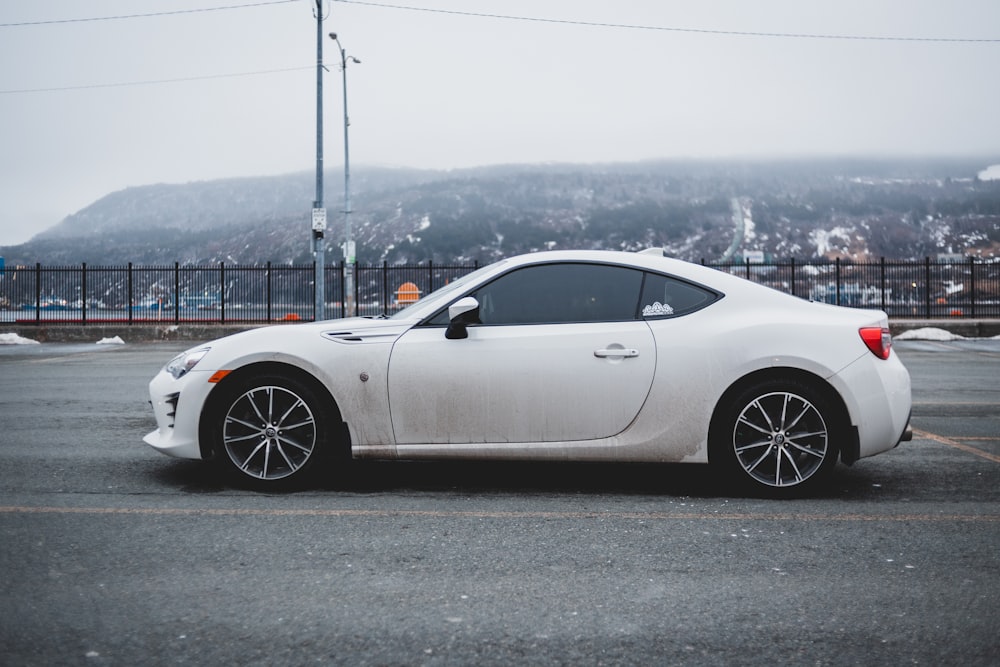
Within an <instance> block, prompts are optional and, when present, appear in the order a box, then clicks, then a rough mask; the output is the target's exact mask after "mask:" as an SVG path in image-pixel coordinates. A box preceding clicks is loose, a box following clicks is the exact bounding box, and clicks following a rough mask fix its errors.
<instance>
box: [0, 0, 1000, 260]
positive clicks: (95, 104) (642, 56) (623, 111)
mask: <svg viewBox="0 0 1000 667" xmlns="http://www.w3.org/2000/svg"><path fill="white" fill-rule="evenodd" d="M314 6H315V2H314V0H286V1H281V0H271V1H270V2H268V1H267V0H144V1H143V2H136V1H135V0H46V1H45V2H39V1H38V0H0V24H2V25H0V62H2V63H3V66H2V69H0V245H9V244H14V243H20V242H23V241H25V240H27V239H28V238H30V237H31V236H32V235H34V234H35V233H37V232H39V231H41V230H42V229H44V228H46V227H49V226H51V225H54V224H56V223H58V222H59V221H61V220H62V219H63V218H64V217H66V216H67V215H69V214H71V213H74V212H76V211H78V210H80V209H81V208H83V207H85V206H87V205H89V204H90V203H92V202H94V201H96V200H97V199H99V198H101V197H102V196H104V195H106V194H108V193H110V192H113V191H116V190H120V189H123V188H126V187H130V186H137V185H146V184H150V183H185V182H189V181H198V180H208V179H215V178H226V177H234V176H252V175H271V174H282V173H288V172H296V171H308V170H313V169H314V168H315V151H316V118H315V114H316V73H315V65H316V21H315V19H314V17H313V11H312V10H313V8H314ZM324 7H325V8H326V9H327V10H328V11H330V12H331V14H330V16H329V17H328V18H327V19H326V21H325V23H324V28H323V32H324V34H326V33H328V32H337V33H339V36H340V39H341V43H342V44H343V45H344V46H345V47H346V49H347V53H348V55H354V56H356V57H357V58H358V59H359V60H361V61H362V63H361V64H353V63H351V64H350V65H349V66H348V70H347V75H348V94H349V109H350V117H351V128H350V130H351V134H350V150H351V162H352V165H354V166H355V167H359V166H363V165H366V164H375V165H399V166H411V167H432V168H455V167H465V166H473V165H489V164H509V163H537V162H607V161H633V160H643V159H654V158H674V157H747V156H750V157H756V156H766V157H772V156H812V155H822V156H825V155H851V156H866V155H887V154H888V155H898V156H911V155H915V156H924V155H945V156H956V155H977V156H983V157H984V159H985V158H997V157H998V156H1000V85H998V81H1000V2H998V1H997V0H615V1H614V2H609V1H608V0H385V2H379V1H378V0H372V1H371V2H368V1H367V0H366V1H365V2H362V1H360V0H357V1H350V2H348V1H346V0H337V1H334V2H330V1H329V0H326V1H325V2H324ZM220 8H225V9H220ZM407 8H410V9H407ZM412 8H421V10H415V9H412ZM192 9H198V10H210V11H195V12H188V11H185V10H192ZM176 12H180V13H176ZM163 13H169V14H167V15H157V16H135V15H147V14H163ZM469 14H479V15H482V16H473V15H469ZM487 15H491V16H487ZM122 16H133V17H132V18H110V17H122ZM514 17H517V18H514ZM79 19H101V20H85V21H83V20H79ZM527 19H534V20H527ZM738 33H769V35H763V34H738ZM781 35H813V36H826V37H833V36H848V37H856V38H906V39H829V38H820V37H809V36H797V37H789V36H781ZM958 40H985V41H978V42H977V41H958ZM990 40H992V41H990ZM324 41H325V44H324V56H325V57H324V60H325V61H326V63H327V64H328V67H329V73H328V74H326V75H325V78H324V85H325V90H326V95H325V134H326V141H325V154H326V164H327V167H328V168H330V169H335V168H336V169H339V168H340V167H341V166H342V164H343V124H342V95H341V73H340V68H339V52H338V51H337V50H336V44H335V43H334V42H332V41H331V40H329V39H326V40H324ZM234 75H239V76H234ZM120 84H135V85H120ZM983 166H984V167H985V166H986V164H984V165H983ZM335 190H339V183H337V182H334V183H330V184H329V186H328V187H327V199H328V200H331V199H332V198H334V197H335V196H339V195H335V192H334V191H335ZM310 206H311V202H303V218H304V220H305V218H306V216H307V215H308V210H309V208H310ZM304 224H307V223H305V222H304Z"/></svg>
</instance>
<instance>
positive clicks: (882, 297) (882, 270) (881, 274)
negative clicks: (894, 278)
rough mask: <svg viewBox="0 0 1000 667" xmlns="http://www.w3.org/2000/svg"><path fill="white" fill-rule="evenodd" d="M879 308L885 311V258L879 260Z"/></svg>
mask: <svg viewBox="0 0 1000 667" xmlns="http://www.w3.org/2000/svg"><path fill="white" fill-rule="evenodd" d="M878 294H879V307H880V308H881V309H882V311H883V312H884V311H885V257H880V258H879V289H878Z"/></svg>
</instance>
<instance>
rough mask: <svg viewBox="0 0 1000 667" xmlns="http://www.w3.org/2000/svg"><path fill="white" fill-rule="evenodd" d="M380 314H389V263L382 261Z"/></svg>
mask: <svg viewBox="0 0 1000 667" xmlns="http://www.w3.org/2000/svg"><path fill="white" fill-rule="evenodd" d="M382 314H383V315H388V314H389V261H388V260H385V259H383V260H382Z"/></svg>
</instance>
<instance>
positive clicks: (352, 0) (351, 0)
mask: <svg viewBox="0 0 1000 667" xmlns="http://www.w3.org/2000/svg"><path fill="white" fill-rule="evenodd" d="M334 1H335V2H341V3H344V4H350V5H365V6H368V7H381V8H383V9H403V10H407V11H413V12H428V13H432V14H452V15H456V16H472V17H476V18H489V19H505V20H509V21H530V22H534V23H556V24H562V25H579V26H588V27H593V28H622V29H625V30H651V31H658V32H683V33H692V34H702V35H724V36H727V37H779V38H788V39H826V40H854V41H872V42H953V43H986V44H993V43H1000V38H987V39H971V38H965V37H893V36H888V35H826V34H816V33H796V32H756V31H747V30H714V29H709V28H677V27H668V26H653V25H637V24H628V23H603V22H595V21H575V20H572V19H548V18H541V17H538V16H515V15H512V14H487V13H480V12H467V11H460V10H455V9H432V8H430V7H411V6H408V5H394V4H389V3H385V2H371V1H370V0H334Z"/></svg>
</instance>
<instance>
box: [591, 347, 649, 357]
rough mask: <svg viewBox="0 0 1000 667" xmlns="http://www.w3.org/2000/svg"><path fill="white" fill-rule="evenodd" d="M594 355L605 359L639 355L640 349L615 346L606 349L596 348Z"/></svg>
mask: <svg viewBox="0 0 1000 667" xmlns="http://www.w3.org/2000/svg"><path fill="white" fill-rule="evenodd" d="M594 356H595V357H599V358H601V359H605V358H607V357H622V358H629V357H638V356H639V350H636V349H635V348H624V347H617V348H614V347H613V348H608V349H604V350H594Z"/></svg>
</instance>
